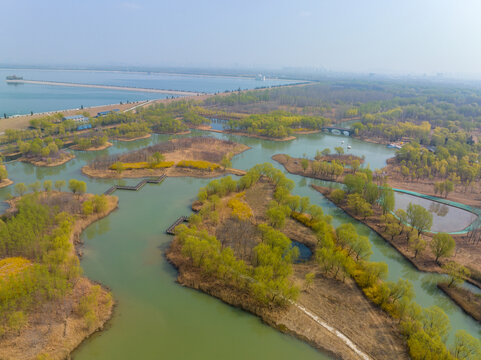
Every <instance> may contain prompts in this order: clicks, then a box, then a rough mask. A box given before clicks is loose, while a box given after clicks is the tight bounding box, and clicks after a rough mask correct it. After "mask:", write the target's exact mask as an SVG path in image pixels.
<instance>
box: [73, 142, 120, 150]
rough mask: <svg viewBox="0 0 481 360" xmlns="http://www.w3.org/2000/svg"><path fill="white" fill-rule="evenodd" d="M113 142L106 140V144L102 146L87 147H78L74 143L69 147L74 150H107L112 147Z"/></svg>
mask: <svg viewBox="0 0 481 360" xmlns="http://www.w3.org/2000/svg"><path fill="white" fill-rule="evenodd" d="M112 145H113V144H112V143H111V142H108V141H107V142H106V143H105V144H104V145H101V146H97V147H95V146H92V147H89V148H87V149H78V145H72V146H71V147H70V148H69V149H71V150H74V151H100V150H105V149H107V148H109V147H111V146H112Z"/></svg>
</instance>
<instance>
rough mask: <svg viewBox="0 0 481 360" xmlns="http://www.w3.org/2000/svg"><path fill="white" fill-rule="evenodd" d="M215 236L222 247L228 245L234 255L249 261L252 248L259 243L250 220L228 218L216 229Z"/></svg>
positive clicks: (258, 235) (258, 236)
mask: <svg viewBox="0 0 481 360" xmlns="http://www.w3.org/2000/svg"><path fill="white" fill-rule="evenodd" d="M215 235H216V237H217V239H218V240H219V241H220V243H221V245H222V247H223V248H224V247H226V246H229V247H231V248H232V249H233V250H234V253H235V255H236V256H237V257H238V258H240V259H242V260H244V261H248V262H250V261H251V256H252V249H253V248H254V247H255V246H256V245H257V244H258V243H259V241H260V234H259V231H258V230H257V228H256V227H255V225H254V224H252V223H251V222H250V221H244V220H239V219H236V218H229V219H228V220H227V221H226V222H225V223H224V224H222V225H221V226H219V227H218V228H217V229H216V234H215Z"/></svg>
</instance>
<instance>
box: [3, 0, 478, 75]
mask: <svg viewBox="0 0 481 360" xmlns="http://www.w3.org/2000/svg"><path fill="white" fill-rule="evenodd" d="M0 9H1V10H2V13H4V14H9V16H5V17H4V18H3V19H2V22H1V23H0V65H5V64H9V65H15V64H22V65H29V64H31V65H35V64H37V65H64V66H68V65H71V66H75V65H78V66H82V65H83V66H88V65H90V66H92V65H93V66H137V67H140V66H148V67H199V68H215V67H221V68H232V69H235V68H245V69H258V68H264V69H282V68H288V67H293V68H307V69H312V70H325V71H332V72H354V73H370V72H375V73H381V74H417V75H421V74H428V75H435V74H437V73H442V74H444V75H447V76H454V77H456V76H460V77H465V76H470V75H473V76H475V77H481V67H480V65H479V64H481V47H479V46H477V43H478V42H479V38H480V36H481V22H479V20H478V16H479V14H480V13H481V2H480V1H476V0H462V1H459V0H457V1H456V0H437V1H435V0H425V1H419V0H418V1H414V0H406V1H391V0H386V1H376V0H367V1H355V0H339V1H331V0H329V1H328V0H318V1H314V0H312V1H302V0H301V1H296V2H292V1H262V0H261V1H250V0H247V1H242V2H236V3H233V2H226V1H219V0H214V1H208V2H198V1H176V2H167V1H154V0H135V1H113V0H104V1H93V0H84V1H82V2H77V1H73V0H66V1H65V0H64V1H59V0H51V1H44V2H37V1H33V0H0Z"/></svg>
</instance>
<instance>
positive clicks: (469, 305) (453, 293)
mask: <svg viewBox="0 0 481 360" xmlns="http://www.w3.org/2000/svg"><path fill="white" fill-rule="evenodd" d="M437 287H438V289H440V290H441V291H442V292H443V293H445V294H446V296H448V297H449V298H450V299H451V300H452V301H453V302H454V303H455V304H456V305H457V306H459V307H460V308H461V309H462V310H463V311H464V312H465V313H466V314H467V315H469V316H471V317H472V318H473V319H474V320H476V321H477V322H478V323H480V324H481V307H480V308H479V309H476V308H475V306H473V302H475V301H476V299H473V298H475V297H476V295H474V294H473V293H472V292H471V291H469V290H467V289H463V288H461V287H459V286H453V287H448V285H447V284H446V283H442V282H441V283H438V284H437ZM477 302H478V304H480V303H481V298H478V299H477ZM473 307H474V308H473Z"/></svg>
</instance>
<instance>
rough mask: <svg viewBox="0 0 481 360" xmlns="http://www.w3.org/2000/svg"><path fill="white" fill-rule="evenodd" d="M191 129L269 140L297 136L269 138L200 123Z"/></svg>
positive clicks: (289, 139) (282, 139) (294, 138)
mask: <svg viewBox="0 0 481 360" xmlns="http://www.w3.org/2000/svg"><path fill="white" fill-rule="evenodd" d="M192 129H195V130H201V131H210V132H215V133H220V134H227V135H236V136H246V137H251V138H257V139H262V140H270V141H291V140H296V139H297V137H295V136H292V135H291V136H288V137H285V138H270V137H268V136H264V135H255V134H249V133H245V132H242V131H230V130H218V129H212V128H211V127H208V126H203V125H200V126H199V127H193V128H192Z"/></svg>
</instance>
